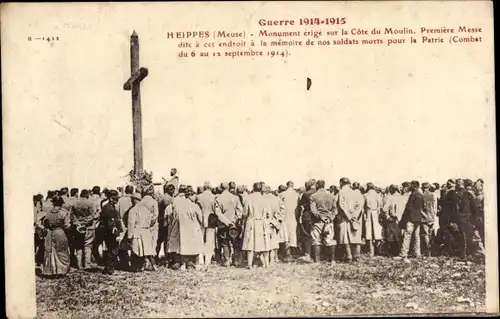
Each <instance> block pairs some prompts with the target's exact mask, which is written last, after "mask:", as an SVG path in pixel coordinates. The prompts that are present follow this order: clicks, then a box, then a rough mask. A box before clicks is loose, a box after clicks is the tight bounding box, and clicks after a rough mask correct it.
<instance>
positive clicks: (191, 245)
mask: <svg viewBox="0 0 500 319" xmlns="http://www.w3.org/2000/svg"><path fill="white" fill-rule="evenodd" d="M195 201H196V199H195V193H194V191H193V189H192V187H190V186H187V187H186V188H183V187H179V194H178V196H177V197H175V198H174V202H173V204H172V205H169V206H168V207H167V215H173V218H174V219H176V220H177V221H178V224H179V250H178V251H179V254H180V256H181V267H182V268H181V269H185V268H196V264H197V261H196V258H197V257H199V255H200V254H202V253H203V234H202V227H201V226H202V225H203V216H202V211H201V209H200V207H199V206H198V204H196V203H195Z"/></svg>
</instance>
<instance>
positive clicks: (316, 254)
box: [313, 246, 321, 263]
mask: <svg viewBox="0 0 500 319" xmlns="http://www.w3.org/2000/svg"><path fill="white" fill-rule="evenodd" d="M313 247H314V248H313V250H314V262H315V263H319V262H320V261H321V255H320V253H321V246H313Z"/></svg>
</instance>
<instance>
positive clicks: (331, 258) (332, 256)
mask: <svg viewBox="0 0 500 319" xmlns="http://www.w3.org/2000/svg"><path fill="white" fill-rule="evenodd" d="M328 258H329V261H330V266H333V265H335V264H336V262H335V246H329V247H328Z"/></svg>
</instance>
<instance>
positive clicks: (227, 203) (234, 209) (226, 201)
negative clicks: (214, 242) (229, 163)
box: [215, 183, 243, 267]
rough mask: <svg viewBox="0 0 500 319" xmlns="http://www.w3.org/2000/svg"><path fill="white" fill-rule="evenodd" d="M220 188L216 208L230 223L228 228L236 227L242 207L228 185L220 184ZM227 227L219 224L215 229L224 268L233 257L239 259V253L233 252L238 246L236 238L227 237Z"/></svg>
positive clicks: (229, 263)
mask: <svg viewBox="0 0 500 319" xmlns="http://www.w3.org/2000/svg"><path fill="white" fill-rule="evenodd" d="M220 187H221V190H222V193H221V194H220V195H218V196H216V198H215V201H216V203H217V206H218V207H219V208H220V211H221V213H222V214H223V215H224V216H225V217H226V218H227V219H228V220H229V221H231V225H229V226H232V225H236V224H237V222H238V220H239V219H240V218H241V212H242V209H243V206H242V205H241V202H240V199H239V198H238V196H236V195H233V194H231V193H230V192H229V185H228V183H222V184H221V186H220ZM229 226H227V225H224V223H222V222H220V223H219V224H218V229H217V238H218V241H219V243H220V246H221V248H222V252H223V254H224V266H226V267H229V266H230V265H231V262H232V261H233V260H232V259H233V257H235V259H239V256H238V254H239V253H240V252H239V251H238V250H235V248H237V246H238V245H237V243H236V238H231V236H229V229H230V227H229Z"/></svg>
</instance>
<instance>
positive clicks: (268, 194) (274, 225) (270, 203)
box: [263, 185, 285, 265]
mask: <svg viewBox="0 0 500 319" xmlns="http://www.w3.org/2000/svg"><path fill="white" fill-rule="evenodd" d="M263 198H265V200H266V202H267V207H268V211H269V214H270V216H269V235H270V238H271V250H270V251H269V265H273V264H274V263H275V262H277V261H278V250H279V244H280V236H279V232H280V230H281V228H282V227H283V218H284V210H285V207H284V204H283V201H281V200H280V199H279V198H278V197H277V196H275V195H274V194H273V193H272V191H271V187H270V186H269V185H265V186H264V192H263Z"/></svg>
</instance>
